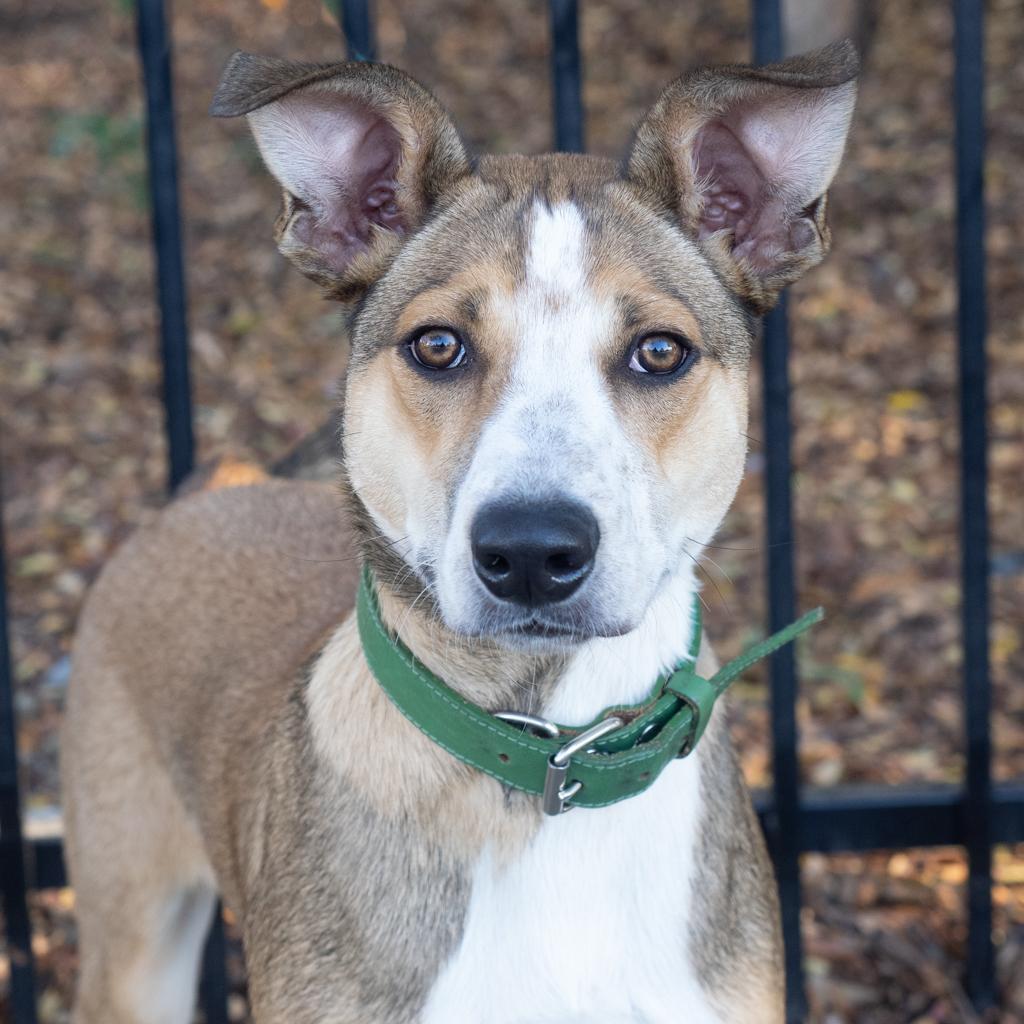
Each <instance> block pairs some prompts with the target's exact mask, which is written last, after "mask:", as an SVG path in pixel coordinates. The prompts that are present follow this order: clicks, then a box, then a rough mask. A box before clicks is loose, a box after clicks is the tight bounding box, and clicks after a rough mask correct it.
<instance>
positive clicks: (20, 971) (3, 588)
mask: <svg viewBox="0 0 1024 1024" xmlns="http://www.w3.org/2000/svg"><path fill="white" fill-rule="evenodd" d="M0 888H2V892H3V900H4V903H3V911H4V924H5V925H6V931H7V955H8V959H9V961H10V966H11V1011H12V1013H13V1019H14V1021H15V1024H36V1019H37V1018H36V994H35V981H34V967H33V962H32V927H31V923H30V921H29V916H28V902H27V898H26V876H25V846H24V836H23V834H22V830H21V799H20V797H19V792H18V743H17V733H16V729H15V721H14V672H13V669H12V660H11V648H10V641H9V636H8V632H7V567H6V563H5V559H4V524H3V490H2V487H0Z"/></svg>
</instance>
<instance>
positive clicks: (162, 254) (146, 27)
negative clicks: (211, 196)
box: [137, 0, 194, 490]
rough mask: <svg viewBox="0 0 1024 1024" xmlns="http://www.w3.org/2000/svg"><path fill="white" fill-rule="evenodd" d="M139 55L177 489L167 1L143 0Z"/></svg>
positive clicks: (181, 427) (181, 454)
mask: <svg viewBox="0 0 1024 1024" xmlns="http://www.w3.org/2000/svg"><path fill="white" fill-rule="evenodd" d="M137 10H138V39H139V56H140V57H141V59H142V75H143V81H144V84H145V90H146V151H147V157H148V164H149V196H150V205H151V207H152V209H151V216H152V223H153V245H154V248H155V250H156V280H157V294H158V298H159V303H160V353H161V357H162V363H163V400H164V410H165V416H166V427H167V447H168V463H169V474H168V476H169V483H170V487H171V489H172V490H173V489H174V488H175V487H177V485H178V484H179V483H181V481H182V480H183V479H184V478H185V477H186V476H187V475H188V474H189V473H190V472H191V470H192V460H193V452H194V440H193V436H192V390H191V383H190V380H189V369H188V319H187V310H186V290H185V270H184V265H183V259H182V244H181V213H180V210H179V204H178V157H177V147H176V144H175V137H174V102H173V85H172V80H171V44H170V38H169V36H168V32H167V22H166V18H165V15H164V5H163V0H138V7H137Z"/></svg>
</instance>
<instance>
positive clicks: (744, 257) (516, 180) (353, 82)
mask: <svg viewBox="0 0 1024 1024" xmlns="http://www.w3.org/2000/svg"><path fill="white" fill-rule="evenodd" d="M855 70H856V67H855V57H854V55H853V53H852V50H851V49H850V48H849V47H846V46H837V47H832V48H829V49H828V50H826V51H821V52H819V53H818V54H816V55H811V56H810V57H806V58H800V59H797V60H794V61H789V62H786V63H785V64H782V65H777V66H775V67H774V68H771V69H748V68H724V69H717V70H715V69H712V70H705V71H702V72H697V73H696V74H693V75H690V76H688V77H686V78H683V79H680V80H679V81H677V82H676V83H673V85H672V86H670V87H669V89H668V90H666V92H665V94H664V95H663V96H662V98H661V99H660V100H659V102H658V104H657V105H656V106H655V107H654V108H653V110H652V111H651V113H650V114H649V115H648V117H647V118H646V119H645V121H644V122H643V123H642V124H641V126H640V128H639V129H638V132H637V135H636V138H635V141H634V143H633V146H632V148H631V151H630V153H629V154H628V156H627V158H626V161H625V162H624V164H623V165H622V167H616V166H615V165H614V164H612V163H611V162H609V161H603V160H598V159H593V158H586V157H578V156H564V155H563V156H546V157H538V158H525V157H504V158H499V157H489V158H484V159H482V160H480V161H479V162H478V163H476V164H475V165H471V164H470V162H469V161H468V160H467V158H466V156H465V153H464V151H463V149H462V146H461V144H460V142H459V140H458V136H457V134H456V133H455V131H454V129H453V128H452V127H451V125H450V122H449V121H448V119H447V117H446V115H445V114H444V113H443V111H441V110H440V108H439V107H438V106H437V104H436V103H435V101H433V99H432V98H431V97H430V96H429V94H427V93H426V92H425V91H423V90H422V89H421V88H420V87H419V86H417V85H416V84H415V83H413V82H412V81H411V80H410V79H408V78H406V77H405V76H404V75H401V73H399V72H396V71H395V70H394V69H390V68H383V67H379V66H369V65H352V64H344V65H335V66H333V67H319V68H316V67H310V66H308V65H292V64H285V63H283V62H270V61H266V60H262V59H256V58H247V57H241V58H236V59H235V61H234V62H233V65H232V66H231V67H230V68H229V71H228V73H227V75H226V76H225V82H224V84H223V85H222V88H221V92H220V93H219V94H218V99H217V101H216V102H215V108H214V109H215V112H217V113H227V114H232V113H249V116H250V122H251V124H252V126H253V129H254V132H255V134H256V138H257V140H258V142H259V145H260V148H261V151H262V152H263V154H264V157H265V159H266V161H267V163H268V165H269V166H270V168H271V170H272V171H274V173H275V174H276V176H277V177H278V179H279V180H280V181H281V182H282V184H283V185H284V187H285V209H284V212H283V214H282V217H281V219H280V220H279V222H278V236H279V243H280V245H281V248H282V250H283V251H284V252H286V253H287V254H288V255H289V256H290V257H291V258H292V259H294V260H295V262H296V263H297V264H298V265H299V266H300V267H302V269H303V270H304V271H305V272H306V273H308V274H309V275H310V276H312V277H314V278H315V279H316V280H318V281H320V282H321V283H322V284H324V285H325V286H326V287H327V288H328V289H329V290H330V292H331V293H332V294H333V295H335V296H336V297H338V298H342V299H344V300H346V301H352V302H355V303H356V304H357V305H356V307H355V316H354V321H353V335H352V340H353V352H352V360H351V365H350V369H349V373H348V379H347V386H346V404H345V418H344V455H345V466H346V469H347V472H348V475H349V478H350V482H351V484H352V488H353V491H354V493H355V495H356V497H357V499H358V501H359V503H360V506H361V508H362V509H363V510H364V511H365V518H366V519H367V522H368V528H369V530H370V533H371V539H373V540H374V541H375V543H374V544H373V545H371V550H376V551H377V552H378V553H379V554H380V555H381V557H382V559H384V552H386V553H387V557H386V559H384V560H387V559H390V560H391V562H392V565H393V567H394V565H395V564H396V559H397V566H398V568H397V575H399V576H401V575H402V574H405V575H406V576H408V577H409V578H410V579H413V580H415V581H416V584H415V587H414V590H415V591H416V592H418V591H420V590H421V589H422V590H424V591H425V592H426V594H427V595H428V596H429V600H431V601H432V602H433V603H434V604H435V605H436V607H437V609H438V610H439V612H440V614H441V616H442V617H443V619H444V621H445V622H446V624H447V625H448V626H449V627H450V628H451V629H453V630H455V631H456V632H458V633H460V634H464V635H474V636H476V635H486V636H490V637H492V638H494V639H495V640H497V641H498V642H499V643H505V644H509V645H516V646H522V645H524V644H526V645H531V646H538V645H541V646H544V645H552V644H555V645H565V644H569V643H572V642H576V641H579V640H583V639H587V638H589V637H593V636H599V635H602V636H607V635H614V634H618V633H622V632H626V631H628V630H630V629H632V628H634V627H635V626H636V625H637V624H638V622H639V621H640V619H641V617H642V616H643V613H644V611H645V609H646V608H647V607H648V606H649V605H650V603H651V601H652V600H653V598H654V597H655V595H656V594H657V593H658V592H659V590H660V588H662V587H663V586H664V585H665V584H666V582H667V581H668V580H669V579H671V578H672V577H673V576H675V575H676V574H677V573H678V572H679V571H680V569H681V568H685V567H686V566H688V565H689V564H690V560H691V559H692V558H695V557H696V555H697V554H698V553H699V552H700V550H701V549H702V546H703V545H704V544H705V543H706V542H707V541H708V540H709V539H710V537H711V535H712V534H713V532H714V531H715V529H716V528H717V526H718V524H719V523H720V521H721V519H722V517H723V516H724V514H725V512H726V510H727V508H728V506H729V503H730V502H731V500H732V498H733V495H734V493H735V490H736V487H737V485H738V483H739V480H740V476H741V472H742V467H743V461H744V456H745V451H746V438H745V433H744V431H745V428H746V415H747V410H746V364H747V361H748V355H749V352H750V347H751V343H752V340H753V334H754V329H755V324H756V320H755V314H756V313H757V312H762V311H764V310H765V309H767V308H769V307H770V305H771V304H772V303H773V302H774V301H775V298H776V297H777V295H778V292H779V291H780V289H781V288H782V287H784V286H785V284H787V283H788V282H789V281H791V280H793V279H794V278H795V277H797V276H799V274H801V273H802V272H803V271H804V270H806V269H807V268H808V267H809V266H812V265H813V264H815V263H817V262H818V261H819V260H820V259H821V257H822V256H823V255H824V252H825V251H826V250H827V248H828V244H829V236H828V230H827V227H826V224H825V191H826V189H827V187H828V184H829V182H830V181H831V178H832V175H833V174H834V171H835V168H836V165H837V163H838V160H839V156H840V154H841V151H842V147H843V143H844V139H845V134H846V129H847V126H848V123H849V118H850V114H851V111H852V105H853V96H854V93H853V84H852V78H853V75H854V73H855ZM687 571H688V570H687Z"/></svg>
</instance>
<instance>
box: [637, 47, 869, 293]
mask: <svg viewBox="0 0 1024 1024" xmlns="http://www.w3.org/2000/svg"><path fill="white" fill-rule="evenodd" d="M858 66H859V62H858V59H857V51H856V49H855V48H854V46H853V44H852V43H851V42H849V41H848V40H844V41H842V42H838V43H833V44H832V45H830V46H827V47H825V48H824V49H821V50H816V51H814V52H813V53H809V54H805V55H804V56H801V57H793V58H791V59H789V60H785V61H782V62H780V63H778V64H772V65H768V66H766V67H746V66H731V67H718V68H702V69H700V70H698V71H695V72H692V73H691V74H688V75H684V76H683V77H682V78H679V79H677V80H676V81H675V82H673V83H672V84H671V85H670V86H669V87H668V88H667V89H666V90H665V92H664V93H662V95H661V97H660V99H659V100H658V102H657V103H656V104H655V105H654V107H653V108H652V109H651V111H650V113H648V115H647V116H646V117H645V118H644V120H643V121H642V122H641V124H640V126H639V128H638V129H637V132H636V136H635V138H634V141H633V145H632V148H631V149H630V152H629V155H628V157H627V160H626V178H627V180H628V181H629V182H630V183H631V184H632V185H633V187H634V188H635V189H636V190H637V191H638V193H639V194H640V196H641V197H642V198H643V199H644V200H645V202H647V203H648V204H649V205H651V206H653V207H654V208H655V209H656V210H658V212H659V213H662V214H663V215H665V216H667V217H670V218H671V219H673V220H674V221H675V222H677V223H680V224H681V226H682V227H683V228H684V230H687V231H688V232H691V233H692V234H694V235H695V236H696V237H697V239H698V240H699V242H700V244H701V247H702V248H703V250H704V251H705V253H706V254H707V255H708V257H709V258H710V259H711V261H712V263H713V264H714V265H715V268H716V269H717V270H718V272H719V274H721V275H722V277H723V279H724V280H725V281H726V282H727V283H728V284H729V286H730V288H732V290H733V291H734V292H736V294H738V295H739V296H740V297H741V298H742V299H743V300H744V301H745V302H747V303H748V304H749V305H750V306H751V307H752V308H753V309H755V310H756V311H757V312H762V313H763V312H766V311H767V310H768V309H770V308H771V307H772V306H773V305H774V304H775V302H776V301H777V299H778V296H779V292H780V291H781V290H782V289H783V288H784V287H785V286H786V285H787V284H789V283H790V282H791V281H794V280H796V279H797V278H798V277H800V276H801V275H802V274H803V273H805V272H806V271H807V270H809V269H810V268H811V267H813V266H814V265H815V264H816V263H819V262H820V261H821V259H822V258H823V257H824V255H825V253H826V252H828V249H829V246H830V244H831V235H830V232H829V229H828V225H827V223H826V219H825V208H826V201H827V197H826V193H827V190H828V187H829V184H830V183H831V181H832V177H833V175H834V174H835V172H836V169H837V167H838V166H839V160H840V157H841V156H842V153H843V147H844V145H845V143H846V133H847V130H848V129H849V125H850V117H851V115H852V113H853V104H854V100H855V98H856V83H855V79H856V76H857V72H858Z"/></svg>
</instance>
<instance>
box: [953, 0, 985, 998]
mask: <svg viewBox="0 0 1024 1024" xmlns="http://www.w3.org/2000/svg"><path fill="white" fill-rule="evenodd" d="M953 10H954V21H955V42H954V46H955V51H956V70H955V74H954V87H953V88H954V106H955V109H956V214H957V217H956V223H957V243H956V244H957V284H958V288H959V296H960V302H959V312H958V329H959V370H960V486H961V492H960V542H961V572H962V597H961V601H962V608H961V620H962V628H963V657H964V725H965V732H966V743H967V780H966V785H967V807H966V815H965V818H966V820H965V821H964V826H965V831H966V836H967V856H968V861H969V864H970V870H969V877H968V886H967V906H968V929H969V930H968V960H967V982H968V988H969V990H970V993H971V997H972V999H973V1000H974V1003H975V1005H976V1006H977V1007H978V1008H979V1009H987V1008H988V1007H990V1006H992V1005H993V1004H994V1002H995V960H994V951H993V946H992V817H991V815H992V804H991V799H992V778H991V767H992V765H991V761H992V741H991V734H990V732H989V726H990V711H991V702H992V697H991V685H990V678H989V647H988V632H989V565H988V503H987V498H986V486H987V480H988V467H987V440H986V400H985V391H986V388H985V331H986V323H985V321H986V310H985V204H984V161H985V101H984V94H985V65H984V22H983V11H984V7H983V5H982V4H981V3H980V2H978V0H954V4H953Z"/></svg>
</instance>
